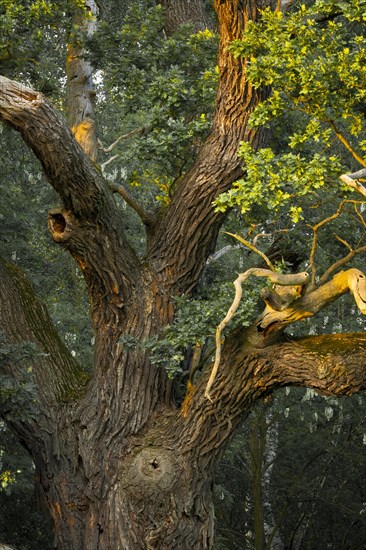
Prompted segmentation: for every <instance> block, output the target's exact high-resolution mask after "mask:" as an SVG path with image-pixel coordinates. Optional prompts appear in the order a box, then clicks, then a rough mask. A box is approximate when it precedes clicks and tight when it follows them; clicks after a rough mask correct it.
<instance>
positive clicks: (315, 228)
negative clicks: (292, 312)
mask: <svg viewBox="0 0 366 550" xmlns="http://www.w3.org/2000/svg"><path fill="white" fill-rule="evenodd" d="M350 203H351V204H353V205H354V208H355V210H356V213H357V214H359V212H358V210H357V208H356V205H357V204H358V201H353V200H347V199H346V200H343V201H342V202H341V203H340V205H339V207H338V210H337V212H336V213H335V214H333V215H332V216H329V217H328V218H325V220H322V221H321V222H319V223H317V224H316V225H314V226H311V225H309V226H308V227H310V228H311V229H312V230H313V233H314V237H313V243H312V246H311V252H310V257H309V264H310V269H311V284H310V288H309V290H311V289H312V288H313V287H314V286H315V276H316V266H315V252H316V247H317V243H318V230H319V229H320V228H321V227H322V226H323V225H325V224H327V223H329V222H331V221H333V220H335V219H336V218H338V216H340V214H341V213H342V210H343V207H344V205H345V204H350ZM359 217H360V218H361V221H362V223H363V225H364V220H363V218H362V216H361V215H360V214H359ZM335 237H336V239H338V240H339V241H340V242H342V243H343V244H344V245H345V246H347V247H348V248H349V250H351V247H350V245H349V244H348V243H347V244H346V242H345V241H343V240H341V238H340V237H337V236H336V235H335ZM358 250H361V251H363V249H362V248H361V249H356V251H353V252H352V254H353V255H352V256H351V258H349V255H350V254H351V252H350V254H347V256H345V258H342V259H341V260H338V261H337V262H335V264H333V265H332V266H330V267H329V268H328V269H327V271H326V272H325V273H324V274H323V275H322V276H321V278H320V280H319V282H324V281H325V280H326V279H327V278H328V276H329V274H330V273H332V272H333V271H334V270H335V269H338V268H339V267H341V266H342V265H344V264H345V263H347V262H349V261H350V259H352V258H353V256H354V255H355V254H360V252H358Z"/></svg>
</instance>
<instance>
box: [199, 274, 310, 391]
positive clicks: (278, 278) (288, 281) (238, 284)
mask: <svg viewBox="0 0 366 550" xmlns="http://www.w3.org/2000/svg"><path fill="white" fill-rule="evenodd" d="M251 275H253V276H254V277H267V278H268V279H269V280H270V281H271V282H272V283H274V284H278V285H281V286H293V285H304V284H306V283H307V282H308V279H309V274H308V273H306V272H303V273H297V274H290V275H284V274H283V273H277V272H274V271H270V270H269V269H261V268H255V267H254V268H251V269H248V270H247V271H245V272H244V273H241V274H240V275H239V276H238V278H237V279H236V280H235V281H234V287H235V297H234V300H233V303H232V304H231V306H230V308H229V310H228V312H227V314H226V316H225V317H224V319H223V320H222V321H221V323H220V324H219V325H218V326H217V328H216V354H215V361H214V364H213V367H212V371H211V375H210V378H209V380H208V382H207V386H206V390H205V397H206V398H207V399H209V400H210V401H211V397H210V389H211V386H212V384H213V382H214V380H215V377H216V374H217V370H218V367H219V364H220V359H221V333H222V331H223V330H224V328H225V327H226V325H227V324H228V323H229V321H231V319H232V318H233V317H234V315H235V313H236V311H237V309H238V307H239V304H240V301H241V298H242V295H243V289H242V284H243V283H244V282H245V281H246V280H247V279H248V277H250V276H251Z"/></svg>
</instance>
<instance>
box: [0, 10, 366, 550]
mask: <svg viewBox="0 0 366 550" xmlns="http://www.w3.org/2000/svg"><path fill="white" fill-rule="evenodd" d="M167 4H168V3H167ZM261 5H262V4H261V3H260V2H258V1H257V2H255V1H254V0H249V1H247V2H241V1H239V0H224V1H221V0H220V1H219V0H217V1H216V2H215V7H216V11H217V14H218V20H219V28H220V35H221V45H220V52H219V68H220V84H219V88H218V94H217V103H216V111H215V117H214V123H213V128H212V131H211V133H210V135H209V136H208V138H207V140H206V142H205V143H204V145H203V146H202V148H201V150H200V151H199V153H198V155H197V159H196V160H195V162H194V163H193V165H192V166H191V168H190V170H188V172H187V174H186V176H185V177H184V178H183V179H182V180H181V182H180V184H179V186H178V188H177V190H176V192H175V194H174V196H173V198H172V201H171V204H170V205H169V207H168V208H166V209H165V211H164V212H163V213H162V214H161V216H160V217H159V218H158V221H155V223H154V224H153V226H152V225H151V224H148V226H147V232H148V233H149V235H148V236H149V240H148V242H149V246H148V251H147V254H146V257H145V258H143V259H140V258H139V257H138V256H137V254H136V253H135V251H134V250H133V249H132V248H131V246H130V245H129V243H128V242H127V240H126V238H125V236H124V232H123V219H122V215H123V214H122V213H121V211H119V210H118V209H117V207H116V204H115V202H114V199H113V194H112V191H111V190H110V188H109V186H108V185H107V183H106V182H105V181H104V180H103V178H102V176H101V174H100V172H99V170H98V169H97V168H96V167H95V165H94V164H93V162H92V161H91V160H90V159H89V158H88V157H87V156H86V154H85V153H84V151H83V149H82V148H81V147H80V145H79V144H78V143H77V141H76V140H75V137H74V135H73V134H72V132H71V131H70V130H69V128H68V127H67V124H66V123H65V121H64V119H63V117H62V116H61V115H60V114H59V113H58V112H57V111H56V110H55V109H54V107H53V106H52V105H51V104H50V103H49V102H48V101H47V100H46V98H44V97H43V96H42V95H41V94H39V93H37V92H36V91H34V90H32V89H29V88H27V87H25V86H23V85H21V84H19V83H17V82H14V81H11V80H8V79H6V78H1V77H0V118H1V120H2V121H3V122H5V123H6V124H9V125H10V126H12V127H13V128H14V129H15V130H17V131H19V132H20V133H21V135H22V137H23V139H24V140H25V142H26V143H27V144H28V145H29V147H30V148H31V149H32V151H33V152H34V154H35V155H36V156H37V157H38V159H39V160H40V162H41V164H42V167H43V170H44V172H45V174H46V176H47V178H48V180H49V182H50V184H51V185H52V186H53V187H54V188H55V190H56V191H57V192H58V194H59V196H60V198H61V200H62V204H63V206H62V207H61V208H58V209H54V210H52V211H51V212H50V213H49V228H50V232H51V236H52V238H53V240H54V241H55V242H56V243H58V244H59V245H61V246H63V247H64V248H66V249H67V250H68V251H69V252H70V254H71V255H72V256H73V258H74V259H75V261H76V262H77V263H78V265H79V266H80V268H81V270H82V272H83V274H84V277H85V283H86V286H87V289H88V292H89V297H90V303H91V315H92V321H93V326H94V331H95V338H96V345H95V357H94V370H93V373H92V374H91V376H90V378H89V379H88V380H86V378H85V375H84V374H83V372H82V370H81V369H80V368H79V367H78V365H76V364H75V362H74V360H73V359H72V357H71V356H70V355H69V353H68V351H67V350H66V349H65V348H64V347H63V346H62V344H61V343H60V341H59V339H58V337H57V334H56V333H55V331H54V329H53V328H52V325H51V322H50V319H49V317H48V316H47V314H46V312H45V310H44V308H43V306H42V305H41V304H40V303H39V302H38V300H37V299H36V298H35V296H34V294H33V291H32V289H31V287H30V285H29V284H28V283H27V282H26V281H25V278H24V275H23V274H22V273H21V272H20V271H19V270H18V269H17V268H14V267H13V266H11V265H9V264H6V263H4V264H1V271H2V277H1V282H0V292H1V300H2V301H1V314H2V316H1V329H2V330H3V331H4V333H5V335H6V338H7V341H8V342H9V343H14V342H19V341H24V340H27V341H32V342H34V343H35V344H36V345H37V346H38V348H39V350H40V351H41V352H42V353H43V355H42V360H41V361H35V362H34V364H33V365H32V366H33V370H34V373H35V381H36V384H37V392H38V393H37V399H38V406H37V410H36V411H35V414H34V417H33V418H32V419H30V420H29V421H28V422H26V423H24V422H22V423H20V422H16V421H13V428H14V429H15V430H16V431H17V433H18V434H19V437H20V438H21V439H22V441H23V443H24V444H25V445H26V446H27V447H28V448H29V450H30V452H31V453H32V456H33V457H34V461H35V464H36V470H37V479H38V484H37V486H38V491H39V493H40V496H41V499H42V501H43V503H44V507H45V509H47V510H48V512H49V513H50V515H51V517H52V520H53V523H54V527H55V534H56V546H57V548H59V549H62V550H65V549H75V550H80V549H85V550H86V549H88V550H92V549H99V550H102V549H104V550H110V549H111V548H121V549H128V550H134V549H141V548H160V549H167V550H168V549H169V550H172V549H183V548H202V549H205V548H212V547H213V511H212V496H211V483H212V473H213V468H214V465H215V463H216V461H217V459H218V457H219V454H220V450H221V448H222V446H223V444H224V443H225V442H226V441H227V439H228V438H229V437H230V435H231V434H232V432H233V430H234V428H235V426H236V425H237V423H238V422H239V420H240V419H242V418H243V417H244V416H245V415H246V414H248V412H249V411H250V409H251V407H252V405H253V402H254V401H255V400H257V399H259V398H261V397H264V396H266V395H268V394H269V393H270V392H272V391H273V390H274V389H275V388H277V387H280V386H284V385H291V384H292V385H305V386H309V387H313V388H315V389H317V390H318V391H319V392H321V393H323V394H325V395H341V394H342V395H351V394H352V393H354V392H357V391H360V390H361V389H365V387H366V372H365V369H364V362H365V358H366V335H365V334H348V335H330V336H327V337H326V338H324V337H309V338H306V339H301V340H298V341H296V342H294V341H288V340H286V339H284V338H283V337H282V333H283V330H284V328H285V327H286V326H287V325H289V324H290V323H293V322H296V321H298V320H300V319H302V318H304V317H306V316H310V315H314V314H316V313H317V312H318V311H319V310H320V309H322V308H323V307H325V306H326V305H327V304H328V303H330V302H331V301H332V300H334V299H336V298H337V297H338V296H339V295H341V294H342V293H344V292H348V291H350V292H352V293H353V295H354V297H355V299H356V302H357V304H358V306H359V307H360V309H361V310H362V311H364V304H365V302H366V298H365V283H364V275H363V274H362V273H361V272H359V271H357V270H350V271H348V272H345V273H340V274H337V275H336V276H335V277H334V278H333V279H332V280H331V281H329V282H326V283H324V284H323V285H322V286H320V287H319V288H315V289H314V288H313V289H311V290H309V291H308V292H307V291H306V288H303V289H302V291H301V292H297V291H296V289H295V290H294V291H293V292H290V291H286V292H285V293H283V292H281V291H279V290H278V289H277V291H276V290H275V293H274V294H275V295H266V296H264V299H265V303H266V307H265V310H264V312H263V314H262V315H261V316H260V317H259V318H258V319H257V320H255V321H254V322H253V325H252V326H251V327H250V328H249V329H246V330H244V329H241V330H237V331H235V332H232V333H229V334H228V335H227V336H226V339H225V342H224V345H223V347H222V351H221V357H220V364H219V368H218V371H217V375H216V377H215V379H214V382H213V384H212V386H211V390H210V400H209V399H207V398H206V397H205V389H206V385H207V381H208V377H209V374H210V372H207V373H205V374H204V375H203V377H202V378H201V379H200V381H199V382H198V383H197V385H196V386H195V387H194V388H191V389H190V391H189V393H188V394H187V396H186V399H185V402H184V403H183V406H182V407H178V406H177V405H176V404H175V403H174V400H173V398H172V384H171V381H170V380H169V379H168V378H167V376H166V374H165V373H164V372H163V370H161V369H157V368H155V367H154V366H153V365H151V364H150V362H149V356H148V352H147V350H146V349H145V348H144V347H143V346H136V347H131V346H127V345H126V344H124V343H123V342H124V341H125V339H124V337H125V336H126V335H128V336H129V337H131V338H133V339H135V341H136V342H138V341H140V342H142V341H144V340H145V339H146V338H149V337H151V336H155V335H159V334H160V333H161V331H162V329H163V327H164V326H165V325H166V324H167V323H169V322H170V321H171V320H172V316H173V314H174V300H173V297H174V296H177V295H180V294H182V293H186V294H188V293H189V292H191V291H192V289H193V288H194V287H195V285H196V284H197V281H198V280H199V277H200V275H201V274H202V271H203V268H204V266H205V262H206V260H207V258H208V256H209V254H210V253H211V252H212V250H213V247H214V245H215V239H216V236H217V233H218V230H219V228H220V225H221V224H222V221H223V217H222V214H220V213H217V212H214V210H213V208H212V202H213V200H214V199H215V197H216V196H217V195H218V194H219V193H221V192H223V191H225V190H227V189H228V188H229V187H230V185H231V184H232V182H233V181H234V180H235V179H237V178H238V176H239V175H240V174H241V171H242V167H241V166H240V162H239V160H238V158H237V149H238V145H239V142H240V141H241V140H249V141H250V142H251V143H252V144H253V146H258V145H260V143H261V141H262V140H263V131H262V130H253V129H250V128H249V126H248V118H249V116H250V114H251V112H252V110H253V109H254V107H255V106H256V105H257V104H258V102H259V101H260V100H261V99H263V98H264V97H266V94H267V91H266V90H260V89H259V90H254V89H252V87H251V86H250V85H249V84H248V82H247V81H246V79H245V73H244V70H243V69H244V65H245V60H240V59H238V60H235V59H234V58H233V56H232V55H231V54H230V53H229V52H228V50H227V46H228V45H229V43H230V41H231V40H233V39H235V38H239V37H240V35H241V32H242V30H243V28H244V26H245V24H246V23H247V22H248V21H249V20H251V19H255V18H256V17H257V12H258V8H259V7H261ZM300 279H301V277H300ZM278 282H279V284H280V285H281V281H278ZM303 283H304V281H303V279H301V280H300V281H298V280H297V279H296V282H295V284H297V285H300V286H302V285H303ZM7 372H11V373H13V375H14V376H15V377H16V376H18V375H19V372H18V366H17V365H12V364H10V363H9V365H8V366H7Z"/></svg>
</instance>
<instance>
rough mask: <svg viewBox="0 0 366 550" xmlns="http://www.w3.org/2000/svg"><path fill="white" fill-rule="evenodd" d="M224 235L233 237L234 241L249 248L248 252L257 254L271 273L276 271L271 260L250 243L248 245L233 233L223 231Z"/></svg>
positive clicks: (247, 242)
mask: <svg viewBox="0 0 366 550" xmlns="http://www.w3.org/2000/svg"><path fill="white" fill-rule="evenodd" d="M225 233H226V235H230V236H231V237H234V238H235V239H237V240H238V241H240V242H241V243H242V244H243V245H244V246H246V247H247V248H249V250H251V251H252V252H255V253H256V254H258V255H259V256H260V257H261V258H262V260H264V261H265V263H266V264H267V265H268V267H269V269H270V270H271V271H276V270H275V267H274V265H273V264H272V262H271V260H270V259H269V258H268V257H267V256H266V255H265V254H264V253H263V252H262V251H261V250H259V249H258V248H256V247H255V246H254V245H253V244H252V243H250V242H249V241H246V240H245V239H243V237H241V236H240V235H234V233H228V232H227V231H225Z"/></svg>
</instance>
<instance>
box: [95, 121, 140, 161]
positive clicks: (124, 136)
mask: <svg viewBox="0 0 366 550" xmlns="http://www.w3.org/2000/svg"><path fill="white" fill-rule="evenodd" d="M144 132H145V128H135V129H134V130H131V131H130V132H127V134H122V135H121V136H119V137H118V138H117V139H116V140H115V141H114V142H113V143H111V145H109V146H108V147H104V145H103V143H102V142H101V141H100V139H98V146H99V149H101V150H102V151H103V153H110V152H111V151H113V149H114V148H115V147H116V146H117V145H118V144H119V143H120V142H121V141H124V140H125V139H128V138H130V137H133V136H136V135H137V134H142V133H144ZM105 164H106V163H105Z"/></svg>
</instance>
